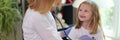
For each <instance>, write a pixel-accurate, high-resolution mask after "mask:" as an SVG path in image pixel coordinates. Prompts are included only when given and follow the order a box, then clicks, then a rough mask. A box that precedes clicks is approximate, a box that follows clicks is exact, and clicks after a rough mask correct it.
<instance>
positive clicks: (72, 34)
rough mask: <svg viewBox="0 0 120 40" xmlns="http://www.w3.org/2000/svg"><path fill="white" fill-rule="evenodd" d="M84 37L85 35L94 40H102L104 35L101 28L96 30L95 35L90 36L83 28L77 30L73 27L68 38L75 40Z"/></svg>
mask: <svg viewBox="0 0 120 40" xmlns="http://www.w3.org/2000/svg"><path fill="white" fill-rule="evenodd" d="M84 35H87V36H89V37H90V38H93V39H95V40H104V34H103V31H102V29H101V28H98V32H97V33H96V34H90V31H89V30H87V29H85V28H84V27H81V28H79V29H75V27H72V29H71V31H70V33H69V35H68V36H69V37H70V38H71V39H72V40H77V39H79V38H80V37H82V36H84Z"/></svg>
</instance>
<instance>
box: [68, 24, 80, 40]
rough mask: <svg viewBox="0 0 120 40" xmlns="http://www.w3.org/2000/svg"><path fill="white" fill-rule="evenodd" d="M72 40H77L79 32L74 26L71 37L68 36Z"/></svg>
mask: <svg viewBox="0 0 120 40" xmlns="http://www.w3.org/2000/svg"><path fill="white" fill-rule="evenodd" d="M68 36H69V37H70V38H71V39H72V40H77V39H78V38H77V30H76V29H75V27H74V26H73V27H72V29H71V31H70V33H69V35H68Z"/></svg>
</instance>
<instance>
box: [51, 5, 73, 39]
mask: <svg viewBox="0 0 120 40" xmlns="http://www.w3.org/2000/svg"><path fill="white" fill-rule="evenodd" d="M58 12H59V8H58V7H56V9H55V10H54V13H53V14H52V15H53V17H54V18H55V19H56V20H57V21H58V22H59V23H60V25H61V27H62V29H64V27H63V25H62V23H61V21H60V20H59V19H58V18H57V16H56V14H57V13H58ZM63 32H64V33H65V35H66V37H67V39H68V40H72V39H71V38H70V37H69V36H68V35H67V33H66V32H65V30H63Z"/></svg>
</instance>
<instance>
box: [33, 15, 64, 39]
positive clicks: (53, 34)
mask: <svg viewBox="0 0 120 40" xmlns="http://www.w3.org/2000/svg"><path fill="white" fill-rule="evenodd" d="M34 20H35V21H34V23H33V26H34V28H35V29H36V31H37V33H38V34H39V35H40V37H41V38H42V40H62V38H61V37H60V35H59V34H58V32H57V30H56V29H55V28H54V27H53V26H52V25H51V23H50V22H49V21H48V20H47V18H45V17H40V16H38V17H37V15H36V17H35V18H34Z"/></svg>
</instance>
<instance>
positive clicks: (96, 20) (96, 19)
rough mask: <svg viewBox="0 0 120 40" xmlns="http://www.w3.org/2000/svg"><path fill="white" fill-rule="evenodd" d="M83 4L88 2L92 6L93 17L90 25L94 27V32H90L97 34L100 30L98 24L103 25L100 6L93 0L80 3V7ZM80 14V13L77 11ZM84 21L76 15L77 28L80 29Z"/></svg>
mask: <svg viewBox="0 0 120 40" xmlns="http://www.w3.org/2000/svg"><path fill="white" fill-rule="evenodd" d="M82 4H88V5H90V6H91V7H92V17H91V18H92V19H91V22H90V24H89V27H90V28H92V29H93V30H92V32H91V33H90V34H96V33H97V31H98V26H101V24H100V14H99V10H98V6H97V5H96V4H95V3H94V2H92V1H84V2H82V3H81V4H80V6H79V8H80V7H81V5H82ZM78 11H79V9H78ZM77 14H78V13H77ZM82 23H83V22H82V21H80V20H79V18H78V16H76V25H75V28H76V29H79V28H81V26H82Z"/></svg>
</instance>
